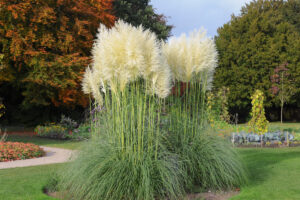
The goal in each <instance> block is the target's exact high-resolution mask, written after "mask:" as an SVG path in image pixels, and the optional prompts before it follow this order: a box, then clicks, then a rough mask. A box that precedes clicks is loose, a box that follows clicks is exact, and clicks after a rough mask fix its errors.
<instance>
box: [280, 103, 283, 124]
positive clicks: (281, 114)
mask: <svg viewBox="0 0 300 200" xmlns="http://www.w3.org/2000/svg"><path fill="white" fill-rule="evenodd" d="M282 118H283V102H282V103H281V110H280V123H281V124H282Z"/></svg>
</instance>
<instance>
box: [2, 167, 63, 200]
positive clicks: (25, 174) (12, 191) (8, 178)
mask: <svg viewBox="0 0 300 200" xmlns="http://www.w3.org/2000/svg"><path fill="white" fill-rule="evenodd" d="M62 166H63V164H55V165H43V166H36V167H24V168H14V169H1V170H0V199H1V200H47V199H54V198H52V197H48V196H47V195H45V194H44V193H43V187H44V186H45V185H46V183H47V181H48V179H49V177H50V176H51V175H52V174H53V173H54V172H55V171H57V170H58V169H59V168H60V167H62Z"/></svg>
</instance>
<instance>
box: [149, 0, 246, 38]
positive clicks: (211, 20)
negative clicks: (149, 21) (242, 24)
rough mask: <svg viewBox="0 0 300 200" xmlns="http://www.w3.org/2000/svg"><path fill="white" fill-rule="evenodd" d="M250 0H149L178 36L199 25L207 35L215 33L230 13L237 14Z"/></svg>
mask: <svg viewBox="0 0 300 200" xmlns="http://www.w3.org/2000/svg"><path fill="white" fill-rule="evenodd" d="M250 1H251V0H151V4H152V5H153V7H154V8H156V10H157V13H162V14H164V15H165V16H167V17H170V18H168V22H169V24H172V25H174V26H175V27H174V29H173V31H172V34H173V35H174V36H179V35H180V34H181V33H189V32H190V31H193V30H195V29H200V28H201V27H203V28H205V29H206V30H207V33H208V35H209V36H214V35H216V33H217V29H218V27H221V26H222V25H223V24H224V23H226V22H228V21H229V20H230V18H231V14H233V13H234V14H236V15H237V14H239V12H240V9H241V7H242V6H244V5H245V4H246V3H249V2H250Z"/></svg>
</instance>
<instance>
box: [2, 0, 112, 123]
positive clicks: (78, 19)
mask: <svg viewBox="0 0 300 200" xmlns="http://www.w3.org/2000/svg"><path fill="white" fill-rule="evenodd" d="M0 5H1V6H0V7H1V10H0V55H2V56H1V57H3V59H2V66H1V69H0V70H1V71H0V92H1V96H3V97H4V102H6V103H8V104H10V105H8V106H7V107H8V109H9V108H14V109H15V110H19V109H20V110H26V109H27V110H30V108H35V109H34V110H35V113H37V112H39V111H40V114H41V112H45V109H46V108H49V109H48V110H55V109H56V108H55V107H58V108H59V107H68V108H75V107H76V106H80V107H84V106H86V105H87V103H88V101H87V98H86V97H85V96H84V95H83V93H82V92H81V85H80V83H81V79H82V76H83V73H84V70H85V67H86V66H87V65H88V63H89V62H90V58H89V56H90V49H91V47H92V43H93V39H94V35H95V34H96V32H97V29H98V27H99V23H100V22H101V23H104V24H105V25H107V26H112V25H113V24H114V21H115V17H114V16H113V15H112V14H111V11H112V0H88V1H86V0H76V1H75V0H48V1H44V0H23V1H19V0H0ZM10 111H12V112H14V111H13V110H10ZM8 112H9V111H8ZM18 113H19V112H14V113H13V114H12V115H18ZM32 114H33V113H27V115H28V116H29V115H32ZM12 115H8V116H12ZM35 117H36V116H35ZM10 120H12V119H10Z"/></svg>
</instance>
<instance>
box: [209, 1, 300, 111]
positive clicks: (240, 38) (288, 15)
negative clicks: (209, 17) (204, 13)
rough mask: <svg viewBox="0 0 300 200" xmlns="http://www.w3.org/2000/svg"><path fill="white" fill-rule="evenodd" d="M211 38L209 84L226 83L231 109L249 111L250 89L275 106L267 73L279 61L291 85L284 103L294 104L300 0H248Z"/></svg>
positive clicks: (299, 79) (298, 95)
mask: <svg viewBox="0 0 300 200" xmlns="http://www.w3.org/2000/svg"><path fill="white" fill-rule="evenodd" d="M215 41H216V45H217V49H218V53H219V67H218V68H217V70H216V73H215V79H214V86H215V87H217V88H220V87H222V86H226V87H229V88H230V96H229V105H230V107H231V110H234V111H238V112H240V113H249V110H250V108H251V107H250V102H251V101H250V97H251V95H252V94H253V93H254V91H255V90H256V89H260V90H262V91H263V93H264V94H265V96H266V100H265V105H266V107H272V106H276V107H277V106H279V103H278V101H276V100H275V99H274V98H272V93H271V87H272V82H271V80H270V77H271V75H272V73H273V71H274V69H275V68H276V67H278V66H279V65H281V64H282V63H285V62H288V63H289V65H288V66H287V68H288V69H289V72H290V74H291V78H292V79H293V80H294V87H295V88H297V91H296V92H295V95H294V97H293V98H290V101H289V102H287V103H288V104H290V105H293V106H298V107H300V104H299V102H300V101H299V100H300V1H297V0H288V1H284V0H257V1H252V2H251V3H249V4H246V6H244V7H243V8H242V9H241V14H240V15H239V16H235V15H233V16H232V17H231V20H230V22H228V23H226V24H224V25H223V26H222V27H221V28H219V29H218V35H217V36H216V37H215Z"/></svg>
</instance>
